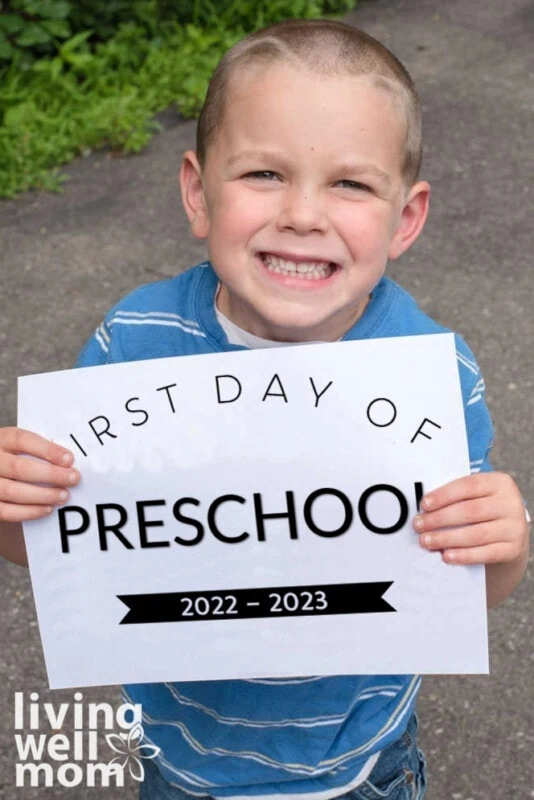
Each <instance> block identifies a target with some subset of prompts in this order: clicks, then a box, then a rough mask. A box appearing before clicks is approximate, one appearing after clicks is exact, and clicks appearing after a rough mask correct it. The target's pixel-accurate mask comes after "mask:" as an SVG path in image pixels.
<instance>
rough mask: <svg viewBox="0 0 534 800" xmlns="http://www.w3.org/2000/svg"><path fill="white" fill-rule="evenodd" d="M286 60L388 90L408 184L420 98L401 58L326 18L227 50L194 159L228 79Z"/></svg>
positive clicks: (259, 35) (418, 138)
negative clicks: (399, 129) (396, 116)
mask: <svg viewBox="0 0 534 800" xmlns="http://www.w3.org/2000/svg"><path fill="white" fill-rule="evenodd" d="M276 62H284V63H289V64H291V65H293V66H295V67H296V68H300V69H302V68H305V69H308V70H310V71H311V72H315V73H316V74H318V75H324V76H330V75H342V74H349V75H357V76H360V77H364V78H366V79H368V80H369V81H370V83H371V84H372V85H373V86H377V87H379V88H382V89H386V90H387V91H389V92H390V94H391V95H392V98H393V100H394V101H396V105H397V106H398V108H399V110H400V113H401V119H402V120H403V121H404V143H403V145H404V147H403V150H404V158H403V164H402V176H403V180H404V183H405V186H406V187H407V188H410V187H411V186H413V184H414V183H415V182H416V181H417V179H418V177H419V172H420V169H421V162H422V155H423V154H422V150H423V148H422V112H421V101H420V99H419V96H418V94H417V92H416V89H415V86H414V83H413V81H412V79H411V77H410V75H409V74H408V72H407V70H406V69H405V68H404V66H403V65H402V64H401V62H400V61H399V60H398V58H396V56H394V55H393V53H391V52H390V51H389V50H388V49H387V48H386V47H384V45H383V44H381V43H380V42H378V41H377V40H376V39H374V38H373V37H372V36H370V35H369V34H367V33H364V32H363V31H361V30H359V29H358V28H354V27H352V26H351V25H347V24H345V23H344V22H338V21H334V20H328V19H309V20H304V19H292V20H286V21H284V22H278V23H276V24H274V25H270V26H269V27H267V28H263V29H262V30H259V31H255V32H254V33H251V34H249V35H248V36H246V37H245V38H244V39H242V40H241V41H239V42H237V44H235V45H234V46H233V47H231V48H230V50H228V51H227V52H226V53H225V55H224V56H223V58H222V59H221V61H220V62H219V64H218V66H217V67H216V69H215V71H214V73H213V75H212V77H211V80H210V83H209V86H208V91H207V94H206V99H205V100H204V104H203V106H202V110H201V112H200V116H199V119H198V126H197V142H196V150H197V157H198V160H199V163H200V165H201V167H203V166H204V163H205V159H206V154H207V150H208V148H209V146H210V144H211V143H212V142H213V139H214V138H215V136H216V135H217V131H218V129H219V126H220V124H221V122H222V119H223V115H224V109H225V104H226V102H227V99H228V95H229V84H230V80H231V78H232V77H233V76H234V75H235V74H236V73H237V72H238V71H241V72H243V71H244V72H245V73H246V69H247V67H248V68H251V69H252V68H253V67H254V66H264V67H265V66H269V65H270V64H273V63H276Z"/></svg>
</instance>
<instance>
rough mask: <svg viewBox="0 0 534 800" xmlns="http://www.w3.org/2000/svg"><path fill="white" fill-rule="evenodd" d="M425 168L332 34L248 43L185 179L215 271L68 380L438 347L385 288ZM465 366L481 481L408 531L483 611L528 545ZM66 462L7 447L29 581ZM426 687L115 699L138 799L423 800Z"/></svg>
mask: <svg viewBox="0 0 534 800" xmlns="http://www.w3.org/2000/svg"><path fill="white" fill-rule="evenodd" d="M420 164H421V111H420V103H419V100H418V97H417V94H416V92H415V89H414V87H413V84H412V81H411V79H410V77H409V75H408V73H407V72H406V70H405V69H404V68H403V67H402V65H401V64H400V62H398V61H397V59H396V58H395V57H394V56H393V55H392V54H391V53H389V51H388V50H386V48H384V47H383V46H382V45H380V44H379V43H378V42H377V41H376V40H374V39H372V38H371V37H369V36H367V35H366V34H364V33H362V32H361V31H358V30H356V29H354V28H351V27H349V26H347V25H344V24H343V23H340V22H331V21H326V20H314V21H307V22H304V21H300V20H296V21H291V22H286V23H281V24H279V25H276V26H272V27H271V28H268V29H265V30H263V31H259V32H257V33H255V34H253V35H251V36H249V37H247V38H246V39H245V40H243V41H242V42H240V43H238V44H237V45H236V46H235V47H234V48H232V50H231V51H229V53H228V54H227V55H226V56H225V58H224V59H223V61H222V62H221V64H220V65H219V67H218V68H217V70H216V72H215V74H214V76H213V78H212V81H211V83H210V88H209V91H208V96H207V98H206V102H205V104H204V108H203V110H202V113H201V116H200V119H199V125H198V134H197V148H196V152H193V151H188V152H187V153H185V155H184V157H183V162H182V168H181V175H180V181H181V189H182V198H183V202H184V206H185V210H186V213H187V216H188V218H189V220H190V223H191V228H192V231H193V233H194V235H195V236H197V237H199V238H201V239H206V241H207V245H208V251H209V261H208V262H206V263H204V264H201V265H198V266H197V267H195V268H193V269H191V270H188V271H187V272H185V273H184V274H183V275H180V276H178V277H176V278H173V279H171V280H168V281H160V282H157V283H154V284H150V285H148V286H144V287H141V288H140V289H138V290H136V291H135V292H133V293H132V294H130V295H129V296H128V297H127V298H124V299H123V300H122V301H120V303H119V304H117V305H116V306H115V307H114V308H113V309H112V310H111V312H110V313H109V315H108V316H107V318H106V320H105V321H104V323H103V324H102V325H101V326H99V328H98V329H97V331H96V332H95V335H94V336H93V337H92V338H91V340H90V341H89V342H88V343H87V345H86V347H85V348H84V350H83V352H82V354H81V356H80V359H79V361H78V365H83V366H89V365H93V364H103V363H114V362H119V361H134V360H137V359H146V358H152V357H163V356H175V355H187V354H195V353H208V352H221V351H230V350H240V349H243V348H248V347H275V346H284V345H291V344H293V343H295V342H316V341H336V340H338V339H345V340H350V339H365V338H373V337H377V336H400V335H416V334H428V333H436V332H443V331H444V330H446V329H444V328H443V327H441V326H439V325H438V324H437V323H435V322H433V321H432V320H431V319H430V318H429V317H427V316H426V315H425V314H424V313H423V312H422V311H421V310H420V309H419V308H418V307H417V305H416V303H415V301H414V300H413V299H412V298H411V297H410V295H408V293H407V292H405V291H404V290H403V289H401V287H400V286H399V285H398V284H396V283H395V282H394V281H391V280H390V279H389V278H387V277H385V276H384V272H385V269H386V264H387V261H388V259H396V258H398V257H399V256H400V255H402V253H404V252H405V251H406V250H407V249H408V248H409V247H410V245H411V244H412V243H413V242H414V241H415V240H416V238H417V237H418V235H419V233H420V232H421V230H422V228H423V225H424V223H425V220H426V217H427V213H428V205H429V195H430V187H429V185H428V183H426V182H425V181H420V180H419V169H420ZM457 349H458V368H459V374H460V382H461V386H462V395H463V399H464V410H465V419H466V427H467V433H468V442H469V452H470V459H471V465H472V474H471V475H469V476H465V477H464V478H461V479H458V480H456V481H453V482H452V483H450V484H447V485H446V486H444V487H441V488H440V489H437V490H435V491H433V492H431V493H430V494H429V495H428V496H427V497H425V498H424V499H423V501H422V507H423V509H424V513H422V514H420V515H418V517H417V518H416V520H414V527H415V528H416V530H418V531H419V532H421V533H422V536H421V543H422V545H423V546H425V547H427V548H429V549H432V550H441V551H442V552H443V555H442V557H443V558H444V560H445V561H448V562H455V563H462V564H475V563H478V564H485V565H486V573H487V587H488V588H487V593H488V605H489V606H492V605H496V604H497V603H499V602H501V601H502V600H503V599H505V598H506V597H507V596H508V595H509V594H510V593H511V592H512V591H513V589H514V588H515V587H516V585H517V584H518V583H519V581H520V580H521V577H522V575H523V573H524V570H525V567H526V561H527V557H528V526H527V522H526V520H525V513H524V508H523V504H522V500H521V496H520V493H519V490H518V488H517V486H516V484H515V482H514V481H513V480H512V478H511V477H510V476H508V475H505V474H504V473H499V472H492V468H491V466H490V464H489V461H488V455H489V452H490V448H491V444H492V438H493V431H492V426H491V421H490V418H489V414H488V411H487V408H486V405H485V402H484V383H483V380H482V378H481V375H480V371H479V369H478V366H477V364H476V361H475V359H474V357H473V354H472V353H471V351H470V350H469V348H468V347H467V345H466V344H465V342H463V340H462V339H461V338H460V337H457ZM21 453H24V454H29V455H33V456H37V457H39V458H41V459H43V461H44V462H45V463H43V462H39V461H36V460H35V459H28V458H22V457H21V456H20V455H19V454H21ZM63 458H66V460H65V461H63V460H62V459H63ZM72 460H73V456H72V454H69V453H68V451H65V450H64V449H63V448H60V447H58V446H57V445H53V444H51V443H50V442H47V441H46V440H44V439H43V438H42V437H40V436H38V435H37V434H35V433H31V432H27V431H20V430H17V429H4V430H3V431H0V519H1V520H2V525H1V527H0V534H1V539H0V541H1V546H2V552H3V553H4V555H5V556H6V557H7V558H10V559H11V560H13V561H16V562H17V563H23V564H24V563H26V559H25V554H24V545H23V541H22V538H21V534H20V521H21V520H26V519H33V518H37V517H40V516H44V514H46V513H50V511H51V506H52V505H58V504H62V503H64V502H66V498H65V496H61V495H60V491H61V489H63V490H64V489H65V487H66V486H68V485H70V486H72V485H73V483H75V482H76V481H77V480H78V479H79V474H78V473H77V472H76V471H73V470H72V469H71V464H72ZM46 462H47V463H46ZM62 465H63V466H62ZM69 474H70V475H71V476H72V475H73V477H71V478H70V484H69V479H68V477H67V476H68V475H69ZM39 483H41V484H42V483H47V484H53V485H55V486H57V487H58V488H57V489H53V488H46V487H44V486H42V485H41V486H37V485H36V484H39ZM320 645H321V643H320V642H318V646H320ZM419 684H420V681H419V679H418V677H417V676H410V675H388V676H384V675H381V676H369V675H367V676H358V675H346V676H334V677H313V678H292V679H263V680H248V681H247V680H240V681H202V682H194V683H172V684H143V685H134V686H128V687H125V695H126V697H127V698H128V699H129V700H130V701H131V702H137V703H141V704H142V706H143V712H144V714H143V724H144V728H145V733H146V737H147V741H149V742H150V743H152V744H155V745H157V746H158V747H160V748H161V753H160V755H159V757H158V760H157V766H156V765H154V764H153V763H152V762H150V763H148V764H147V766H146V780H145V783H144V784H143V786H142V788H141V798H142V799H143V800H148V799H149V798H150V799H151V800H152V799H154V798H157V799H158V800H161V799H163V800H179V798H184V797H190V796H191V795H194V796H209V797H216V798H223V797H226V798H234V800H236V799H237V798H244V797H263V798H270V800H280V799H281V798H286V799H287V798H294V799H296V798H317V800H328V798H333V797H348V798H352V799H353V800H363V799H364V798H367V799H368V800H369V799H371V800H372V798H378V797H380V798H383V797H387V798H389V800H407V799H408V798H422V797H423V796H424V792H425V783H426V780H425V774H424V761H423V757H422V754H421V752H420V751H419V749H418V748H417V745H416V719H415V716H414V713H413V711H414V706H415V701H416V696H417V691H418V688H419Z"/></svg>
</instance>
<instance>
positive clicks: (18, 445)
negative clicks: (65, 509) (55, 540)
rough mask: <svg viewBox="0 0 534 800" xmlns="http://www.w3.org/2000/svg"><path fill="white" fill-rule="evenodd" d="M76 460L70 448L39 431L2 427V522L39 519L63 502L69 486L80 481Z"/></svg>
mask: <svg viewBox="0 0 534 800" xmlns="http://www.w3.org/2000/svg"><path fill="white" fill-rule="evenodd" d="M26 456H36V458H38V459H42V460H41V461H37V460H36V459H35V458H27V457H26ZM73 461H74V456H73V454H72V453H71V452H70V451H69V450H66V449H65V448H64V447H60V445H58V444H54V442H51V441H49V440H48V439H44V438H43V437H42V436H39V435H38V434H36V433H31V432H30V431H26V430H24V429H22V428H0V523H1V522H23V521H25V520H30V519H38V518H39V517H44V516H46V515H47V514H50V512H51V511H52V507H53V506H54V505H63V503H65V502H66V501H67V499H68V491H67V487H70V486H74V485H75V484H77V483H78V481H79V480H80V473H79V472H78V470H75V469H72V468H71V465H72V462H73ZM39 484H52V487H53V488H50V487H47V486H42V485H39Z"/></svg>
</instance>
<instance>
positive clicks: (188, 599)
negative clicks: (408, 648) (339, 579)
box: [117, 581, 396, 625]
mask: <svg viewBox="0 0 534 800" xmlns="http://www.w3.org/2000/svg"><path fill="white" fill-rule="evenodd" d="M392 585H393V581H382V582H377V581H375V582H372V583H336V584H326V585H318V586H277V587H272V588H261V589H224V590H220V591H217V590H213V591H212V590H205V591H202V592H163V593H159V594H121V595H117V598H118V599H119V600H121V601H122V602H123V603H124V604H125V605H126V606H127V607H128V609H129V611H128V613H127V614H126V616H125V617H123V619H121V621H120V623H119V624H120V625H139V624H141V623H151V622H199V621H201V620H225V619H259V618H273V617H303V616H306V617H308V616H325V615H330V614H376V613H382V612H384V611H396V609H395V608H393V606H391V605H390V604H389V603H388V602H387V601H386V600H384V598H383V597H382V595H383V594H385V592H386V591H387V590H388V589H389V587H390V586H392Z"/></svg>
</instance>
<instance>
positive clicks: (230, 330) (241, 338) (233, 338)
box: [215, 284, 339, 349]
mask: <svg viewBox="0 0 534 800" xmlns="http://www.w3.org/2000/svg"><path fill="white" fill-rule="evenodd" d="M220 287H221V285H220V284H219V288H218V289H217V293H216V295H215V316H216V317H217V322H218V323H219V325H220V326H221V328H222V329H223V331H224V332H225V334H226V337H227V339H228V342H229V343H230V344H240V345H244V347H250V348H252V349H257V348H260V347H290V346H291V345H296V344H324V342H323V341H316V342H277V341H275V340H274V339H262V338H261V336H255V335H254V334H253V333H249V332H248V331H245V330H243V328H240V327H239V325H236V324H235V322H232V320H231V319H228V317H226V316H225V315H224V314H223V313H222V311H219V309H218V308H217V297H218V295H219V289H220ZM338 341H339V340H338Z"/></svg>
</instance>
